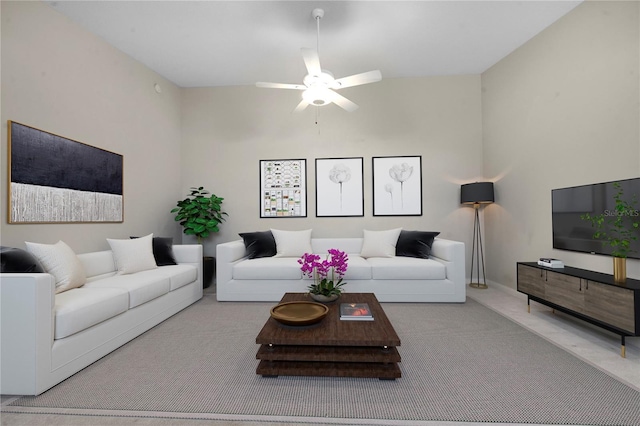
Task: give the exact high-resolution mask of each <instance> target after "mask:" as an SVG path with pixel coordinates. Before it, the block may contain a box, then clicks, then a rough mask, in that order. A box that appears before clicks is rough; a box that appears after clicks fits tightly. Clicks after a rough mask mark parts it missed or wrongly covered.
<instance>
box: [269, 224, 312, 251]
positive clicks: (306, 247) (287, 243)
mask: <svg viewBox="0 0 640 426" xmlns="http://www.w3.org/2000/svg"><path fill="white" fill-rule="evenodd" d="M271 233H272V234H273V238H274V240H275V241H276V251H277V253H276V256H278V257H300V256H302V255H303V254H305V253H312V252H313V249H312V248H311V229H306V230H304V231H281V230H278V229H272V230H271Z"/></svg>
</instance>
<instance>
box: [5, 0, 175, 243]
mask: <svg viewBox="0 0 640 426" xmlns="http://www.w3.org/2000/svg"><path fill="white" fill-rule="evenodd" d="M1 8H2V9H1V11H2V45H1V49H2V57H1V59H2V105H1V107H2V112H1V117H2V118H1V124H2V130H1V133H2V147H1V152H2V165H1V166H2V173H1V174H0V180H1V182H0V188H1V190H2V194H1V196H0V200H1V201H0V203H1V207H0V210H1V211H2V216H1V233H2V235H1V238H2V244H3V245H9V246H16V247H24V241H25V240H26V241H35V242H42V243H53V242H56V241H58V240H59V239H62V240H64V241H65V242H67V243H68V244H69V245H70V246H71V247H72V248H73V249H74V250H75V251H77V252H79V253H81V252H86V251H93V250H100V249H107V248H108V245H107V242H106V240H105V238H107V237H110V238H128V237H129V235H142V234H146V233H151V232H154V233H156V234H161V235H164V236H167V235H169V236H174V237H178V238H179V236H180V229H179V227H178V226H177V225H176V224H175V223H174V222H173V219H172V215H171V214H170V213H169V211H170V210H171V208H173V206H174V205H175V202H176V200H177V199H178V198H179V197H181V195H182V189H181V186H180V170H179V169H180V131H181V128H180V107H181V105H180V89H179V88H178V87H177V86H175V85H173V84H172V83H170V82H168V81H167V80H165V79H163V78H162V77H160V76H159V75H157V74H155V73H153V72H151V71H150V70H149V69H148V68H146V67H144V66H143V65H141V64H140V63H138V62H136V61H134V60H133V59H131V58H130V57H128V56H127V55H125V54H123V53H122V52H120V51H118V50H116V49H115V48H113V47H111V46H110V45H108V44H107V43H106V42H104V41H103V40H102V39H99V38H97V37H95V36H93V35H91V34H90V33H89V32H87V31H85V30H84V29H82V28H81V27H79V26H78V25H76V24H74V23H72V22H71V21H70V20H68V19H67V18H66V17H64V16H62V15H61V14H59V13H58V12H56V11H55V10H53V9H51V8H50V7H48V6H47V5H45V4H44V3H41V2H10V1H2V2H1ZM156 82H157V83H159V84H160V85H161V87H162V94H158V93H156V92H155V91H154V84H155V83H156ZM7 120H13V121H17V122H19V123H23V124H26V125H29V126H32V127H36V128H39V129H42V130H45V131H48V132H51V133H55V134H58V135H61V136H65V137H68V138H70V139H74V140H77V141H81V142H83V143H86V144H89V145H93V146H96V147H99V148H103V149H106V150H109V151H113V152H116V153H119V154H122V155H123V156H124V197H125V199H124V209H125V212H124V223H119V224H42V225H24V224H7V196H6V191H7V182H6V181H7ZM69 167H70V168H73V165H72V164H70V165H69Z"/></svg>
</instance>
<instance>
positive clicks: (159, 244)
mask: <svg viewBox="0 0 640 426" xmlns="http://www.w3.org/2000/svg"><path fill="white" fill-rule="evenodd" d="M129 238H132V239H133V238H140V237H129ZM151 248H152V250H153V258H154V259H155V261H156V265H158V266H167V265H177V264H178V262H176V258H175V256H174V255H173V238H172V237H153V239H152V240H151Z"/></svg>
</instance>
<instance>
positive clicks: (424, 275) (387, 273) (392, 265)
mask: <svg viewBox="0 0 640 426" xmlns="http://www.w3.org/2000/svg"><path fill="white" fill-rule="evenodd" d="M367 262H369V263H370V264H371V277H372V278H373V279H374V280H443V279H445V278H446V277H447V271H446V268H445V266H444V265H443V264H442V263H440V262H438V261H437V260H433V259H418V258H415V257H376V258H371V259H367Z"/></svg>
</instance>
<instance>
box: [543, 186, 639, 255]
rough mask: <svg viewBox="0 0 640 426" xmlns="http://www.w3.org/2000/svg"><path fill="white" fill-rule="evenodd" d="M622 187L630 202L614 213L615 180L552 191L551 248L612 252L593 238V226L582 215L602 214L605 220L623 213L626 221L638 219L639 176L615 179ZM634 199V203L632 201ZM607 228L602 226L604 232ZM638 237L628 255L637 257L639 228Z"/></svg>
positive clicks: (624, 196)
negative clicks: (626, 209)
mask: <svg viewBox="0 0 640 426" xmlns="http://www.w3.org/2000/svg"><path fill="white" fill-rule="evenodd" d="M616 182H618V183H620V188H621V189H622V199H623V200H626V201H628V202H629V203H631V204H632V206H633V208H631V209H629V211H624V212H620V213H618V212H616V209H615V204H616V203H615V198H614V197H615V196H616V194H618V188H616V187H615V186H614V182H605V183H596V184H593V185H583V186H574V187H571V188H561V189H554V190H552V191H551V210H552V222H553V224H552V226H553V248H556V249H561V250H572V251H579V252H585V253H593V254H605V255H611V254H612V249H611V247H610V246H609V245H608V244H605V243H604V242H603V241H602V240H599V239H596V238H594V237H593V236H594V234H595V232H596V228H594V227H593V226H592V224H591V222H590V221H588V220H585V219H583V218H582V217H581V216H582V215H584V214H585V213H589V214H591V215H592V216H593V215H598V214H604V216H605V222H608V219H615V216H616V215H622V216H623V220H624V221H625V222H626V223H629V222H630V221H631V220H632V219H635V220H638V219H639V218H640V178H635V179H627V180H621V181H616ZM633 200H635V203H634V201H633ZM606 230H607V228H605V232H606ZM636 232H637V236H638V239H637V240H635V241H632V242H631V249H632V251H631V252H630V253H629V256H628V257H630V258H634V259H640V231H636Z"/></svg>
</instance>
